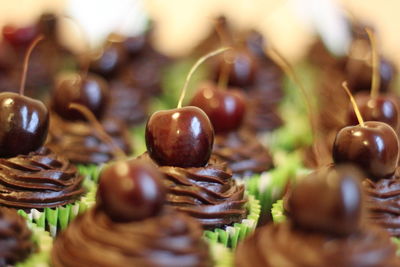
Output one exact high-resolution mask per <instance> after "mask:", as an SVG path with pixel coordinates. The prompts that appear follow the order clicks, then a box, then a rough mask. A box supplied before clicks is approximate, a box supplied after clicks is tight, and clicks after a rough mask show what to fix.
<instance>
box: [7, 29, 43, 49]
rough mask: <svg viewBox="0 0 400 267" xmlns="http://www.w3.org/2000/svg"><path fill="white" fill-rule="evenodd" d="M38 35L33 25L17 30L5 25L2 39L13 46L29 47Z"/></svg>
mask: <svg viewBox="0 0 400 267" xmlns="http://www.w3.org/2000/svg"><path fill="white" fill-rule="evenodd" d="M37 35H38V29H37V28H36V26H35V25H29V26H26V27H21V28H17V27H14V26H12V25H6V26H4V28H3V37H4V39H5V40H7V41H8V42H9V43H10V44H11V45H13V46H25V45H29V44H30V43H31V42H32V41H33V39H35V37H36V36H37Z"/></svg>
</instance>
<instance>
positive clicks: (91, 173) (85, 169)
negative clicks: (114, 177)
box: [76, 164, 103, 185]
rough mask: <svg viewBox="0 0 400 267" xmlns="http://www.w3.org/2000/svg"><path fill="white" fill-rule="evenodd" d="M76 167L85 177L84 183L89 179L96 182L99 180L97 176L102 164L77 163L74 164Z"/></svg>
mask: <svg viewBox="0 0 400 267" xmlns="http://www.w3.org/2000/svg"><path fill="white" fill-rule="evenodd" d="M76 167H77V168H78V172H79V173H80V174H81V175H83V176H84V177H85V181H84V183H85V182H89V183H90V181H93V182H95V183H96V184H97V183H98V182H99V176H100V172H101V169H102V167H103V165H95V164H89V165H83V164H78V165H76ZM84 185H85V184H84Z"/></svg>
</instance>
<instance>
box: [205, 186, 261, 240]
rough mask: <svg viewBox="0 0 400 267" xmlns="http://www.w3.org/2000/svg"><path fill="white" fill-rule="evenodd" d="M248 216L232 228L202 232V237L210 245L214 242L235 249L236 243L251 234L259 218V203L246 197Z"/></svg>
mask: <svg viewBox="0 0 400 267" xmlns="http://www.w3.org/2000/svg"><path fill="white" fill-rule="evenodd" d="M247 210H248V212H249V213H248V215H247V218H246V219H244V220H242V222H240V223H235V224H234V225H232V226H226V227H225V229H220V228H217V229H214V230H207V231H204V236H205V238H206V239H207V240H209V242H210V243H213V242H216V243H220V244H222V245H224V246H225V247H229V248H235V247H236V246H237V243H238V242H239V241H240V240H242V239H244V238H245V237H246V236H248V235H249V234H250V233H252V232H253V231H254V230H255V228H256V226H257V223H258V219H259V218H260V212H261V207H260V203H259V201H258V200H257V199H256V198H255V197H254V196H252V195H251V194H249V195H248V202H247Z"/></svg>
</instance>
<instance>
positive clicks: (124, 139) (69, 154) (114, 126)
mask: <svg viewBox="0 0 400 267" xmlns="http://www.w3.org/2000/svg"><path fill="white" fill-rule="evenodd" d="M101 124H102V126H103V128H104V130H105V131H106V132H107V134H108V135H109V136H110V137H111V138H112V140H113V141H114V143H115V144H116V145H117V146H119V147H120V148H121V149H122V150H123V151H124V152H125V153H127V154H129V153H131V152H132V145H131V142H130V138H129V132H128V130H127V128H126V125H125V124H124V123H122V122H121V121H119V120H118V119H116V118H106V119H104V120H102V121H101ZM47 146H48V147H50V148H51V149H53V150H54V151H55V152H56V153H59V154H61V155H63V156H64V157H66V158H68V159H69V160H70V161H71V162H73V163H76V164H101V163H105V162H108V161H111V160H112V159H114V154H113V148H112V147H110V145H109V144H107V143H105V142H104V141H103V140H101V139H99V138H98V134H97V133H96V130H95V129H94V128H93V127H92V125H91V124H90V123H88V122H83V121H66V120H63V119H62V118H60V117H59V116H57V115H55V114H53V115H52V116H51V119H50V128H49V137H48V140H47Z"/></svg>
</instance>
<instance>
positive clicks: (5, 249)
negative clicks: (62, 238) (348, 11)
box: [0, 207, 52, 266]
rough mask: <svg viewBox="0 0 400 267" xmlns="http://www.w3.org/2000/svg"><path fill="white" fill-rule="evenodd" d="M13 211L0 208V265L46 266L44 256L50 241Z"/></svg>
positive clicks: (43, 232)
mask: <svg viewBox="0 0 400 267" xmlns="http://www.w3.org/2000/svg"><path fill="white" fill-rule="evenodd" d="M30 226H31V229H29V228H28V225H27V222H26V221H25V220H24V218H23V217H21V216H20V215H18V213H17V212H16V211H15V210H12V209H8V208H5V207H0V245H1V250H0V265H1V266H37V265H35V264H39V263H40V264H46V257H45V256H44V255H45V254H46V253H48V252H49V250H50V248H51V243H52V239H51V237H50V236H49V235H48V233H47V232H45V231H43V230H41V229H37V228H36V226H34V225H33V224H31V225H30Z"/></svg>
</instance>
